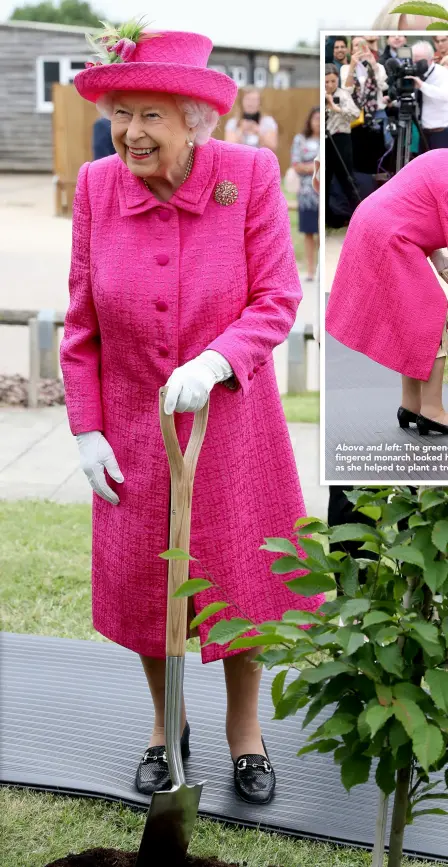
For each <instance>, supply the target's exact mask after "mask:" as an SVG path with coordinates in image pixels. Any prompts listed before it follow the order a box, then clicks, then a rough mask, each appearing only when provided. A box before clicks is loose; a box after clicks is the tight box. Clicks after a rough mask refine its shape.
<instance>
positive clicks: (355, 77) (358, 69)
mask: <svg viewBox="0 0 448 867" xmlns="http://www.w3.org/2000/svg"><path fill="white" fill-rule="evenodd" d="M351 49H352V54H351V58H350V63H349V64H348V66H344V67H343V68H342V69H341V88H342V89H343V90H345V91H347V92H348V93H349V94H350V95H351V96H352V98H353V102H354V103H355V105H357V106H358V108H359V109H360V111H362V116H363V123H362V124H359V125H355V126H354V127H353V129H352V146H353V165H354V169H355V171H358V172H362V173H364V174H367V175H373V174H375V173H376V171H377V169H378V163H379V161H380V159H381V157H382V156H383V154H384V152H385V150H386V145H385V136H384V126H385V123H386V102H385V101H384V91H385V90H386V88H387V85H386V81H387V74H386V70H385V68H384V66H383V65H382V64H381V63H378V61H377V60H375V57H374V56H373V54H372V52H371V50H370V48H369V46H368V44H367V42H366V40H365V38H364V36H353V38H352V40H351Z"/></svg>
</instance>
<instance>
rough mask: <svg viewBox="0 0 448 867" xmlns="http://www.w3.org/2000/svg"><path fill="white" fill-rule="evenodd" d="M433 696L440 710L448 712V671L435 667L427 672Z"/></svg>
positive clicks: (427, 679)
mask: <svg viewBox="0 0 448 867" xmlns="http://www.w3.org/2000/svg"><path fill="white" fill-rule="evenodd" d="M425 680H426V683H427V684H428V686H429V691H430V693H431V697H432V699H433V701H434V703H435V704H436V705H437V707H439V708H440V710H442V711H444V712H445V713H446V714H448V671H446V670H445V669H443V670H442V669H441V668H433V669H430V670H429V671H426V672H425Z"/></svg>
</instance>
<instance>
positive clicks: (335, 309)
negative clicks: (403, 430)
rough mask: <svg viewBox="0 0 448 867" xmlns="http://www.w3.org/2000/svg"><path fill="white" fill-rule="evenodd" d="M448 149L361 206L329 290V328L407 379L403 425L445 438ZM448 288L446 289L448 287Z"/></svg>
mask: <svg viewBox="0 0 448 867" xmlns="http://www.w3.org/2000/svg"><path fill="white" fill-rule="evenodd" d="M447 245H448V150H447V149H446V148H439V149H437V150H433V151H429V152H428V153H425V154H423V155H422V156H419V157H417V158H416V159H414V160H412V162H410V163H409V164H408V165H407V166H405V167H404V168H403V169H401V171H399V172H398V174H396V175H395V177H393V178H392V179H391V180H390V181H388V182H387V183H386V184H385V185H384V186H383V187H382V188H381V189H379V190H377V191H376V192H375V193H373V194H372V195H371V196H369V197H368V198H367V199H364V201H363V202H362V203H361V204H360V205H359V206H358V208H357V210H356V211H355V213H354V215H353V217H352V219H351V222H350V224H349V228H348V231H347V235H346V237H345V240H344V244H343V247H342V251H341V255H340V258H339V262H338V267H337V269H336V274H335V278H334V282H333V285H332V288H331V293H330V300H329V303H328V306H327V313H326V330H327V331H328V333H329V334H331V335H332V336H333V337H335V338H336V339H337V340H339V341H340V342H341V343H343V344H345V345H346V346H348V347H349V348H350V349H355V350H356V351H358V352H362V353H363V354H364V355H367V356H368V357H369V358H372V359H373V360H374V361H377V362H378V363H379V364H382V365H384V366H385V367H388V368H390V369H391V370H396V371H398V372H399V373H401V374H402V386H403V393H402V405H401V406H400V407H399V409H398V421H399V424H400V426H401V427H409V424H410V423H415V424H416V425H417V428H418V430H419V431H420V433H422V434H427V433H429V432H431V431H433V432H436V433H439V434H445V435H447V434H448V413H447V412H446V411H445V409H444V407H443V403H442V385H443V376H444V370H445V361H446V355H447V351H448V340H447V330H446V320H447V297H446V294H445V292H444V290H443V289H442V285H441V282H440V280H439V279H438V278H437V276H436V274H435V273H434V270H433V268H432V267H431V265H430V263H429V261H428V258H429V257H431V258H432V259H433V264H434V265H435V267H436V269H437V270H438V271H439V274H440V275H441V276H442V277H443V278H444V279H447V278H448V261H447V260H446V259H445V257H444V255H443V253H442V250H441V248H445V247H446V246H447ZM447 282H448V281H447Z"/></svg>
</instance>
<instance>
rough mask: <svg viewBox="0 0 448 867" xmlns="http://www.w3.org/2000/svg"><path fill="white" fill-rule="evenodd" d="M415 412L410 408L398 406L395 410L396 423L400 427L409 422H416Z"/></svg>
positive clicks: (405, 426)
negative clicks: (396, 410)
mask: <svg viewBox="0 0 448 867" xmlns="http://www.w3.org/2000/svg"><path fill="white" fill-rule="evenodd" d="M417 418H418V416H417V413H416V412H412V411H411V410H410V409H406V407H404V406H400V407H399V408H398V412H397V419H398V424H399V425H400V427H402V428H407V427H409V425H410V423H411V422H412V424H417Z"/></svg>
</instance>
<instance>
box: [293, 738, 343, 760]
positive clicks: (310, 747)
mask: <svg viewBox="0 0 448 867" xmlns="http://www.w3.org/2000/svg"><path fill="white" fill-rule="evenodd" d="M339 745H340V741H337V740H335V739H334V738H330V739H328V738H326V739H325V740H321V741H314V742H313V743H312V744H307V746H305V747H302V749H301V750H299V752H298V753H297V755H298V756H304V755H305V754H306V753H311V752H314V751H316V752H318V753H331V752H332V750H334V749H335V748H336V747H338V746H339Z"/></svg>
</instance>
